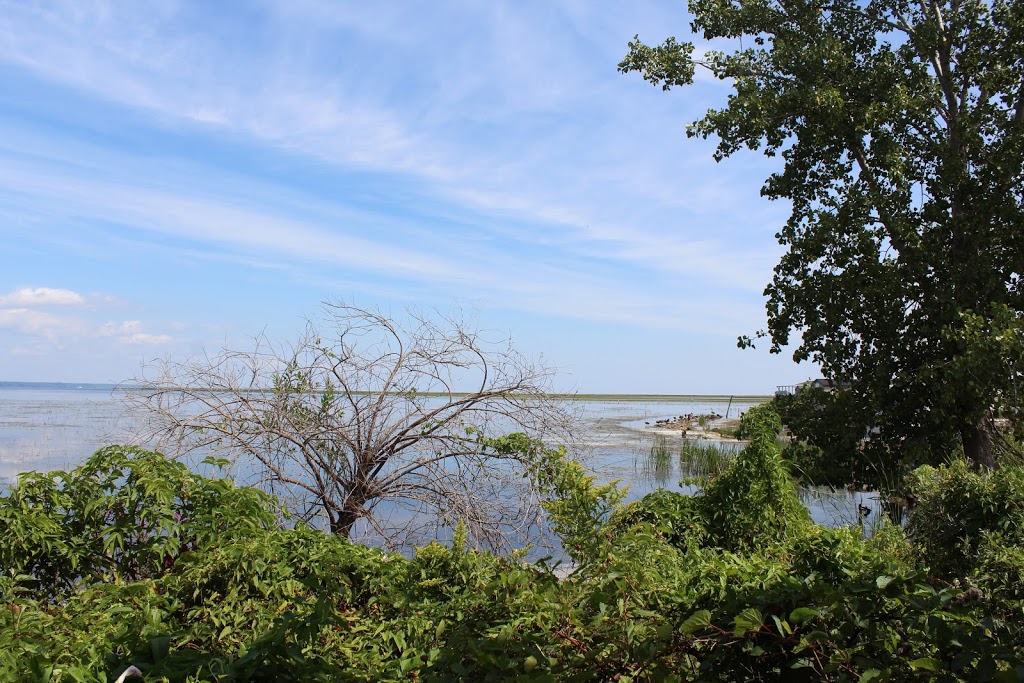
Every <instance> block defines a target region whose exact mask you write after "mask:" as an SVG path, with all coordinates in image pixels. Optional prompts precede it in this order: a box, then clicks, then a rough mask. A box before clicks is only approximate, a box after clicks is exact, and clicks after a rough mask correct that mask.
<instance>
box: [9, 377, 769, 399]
mask: <svg viewBox="0 0 1024 683" xmlns="http://www.w3.org/2000/svg"><path fill="white" fill-rule="evenodd" d="M142 388H143V387H138V386H125V385H120V384H97V383H92V382H0V390H3V389H37V390H41V389H48V390H55V391H124V390H130V389H142ZM253 391H259V390H258V389H254V390H253ZM359 393H362V392H359ZM419 395H420V396H447V394H442V393H435V392H422V393H421V394H419ZM454 395H456V396H465V395H467V394H465V393H462V392H454ZM549 397H551V398H555V399H561V400H564V401H597V402H600V401H607V402H612V401H616V402H630V403H693V402H695V401H716V402H717V401H728V400H730V399H732V400H733V401H742V402H753V401H769V400H771V398H772V397H771V396H770V395H762V394H549Z"/></svg>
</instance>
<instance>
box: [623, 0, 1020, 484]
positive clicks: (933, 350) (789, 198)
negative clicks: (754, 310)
mask: <svg viewBox="0 0 1024 683" xmlns="http://www.w3.org/2000/svg"><path fill="white" fill-rule="evenodd" d="M689 8H690V13H691V14H692V16H693V22H692V25H691V27H692V30H693V31H694V32H695V33H696V34H698V36H699V38H700V39H701V42H702V43H706V44H711V45H715V44H719V43H720V41H719V39H727V42H726V43H725V44H726V45H729V46H731V47H732V48H733V49H731V50H730V51H716V50H712V51H707V52H705V53H703V55H701V56H700V57H696V56H695V54H694V47H693V43H692V42H678V41H676V40H675V39H674V38H670V39H669V40H667V41H666V42H665V43H664V44H663V45H661V46H658V47H653V48H652V47H649V46H647V45H644V44H643V43H641V42H640V41H639V40H638V39H634V40H633V41H632V42H630V44H629V54H628V55H627V56H626V58H625V59H624V60H623V61H622V63H621V64H620V65H619V68H620V70H621V71H623V72H630V71H636V72H639V73H640V74H641V75H642V76H643V78H644V79H646V80H648V81H650V82H652V83H655V84H658V85H661V86H662V87H663V88H665V89H668V88H670V87H673V86H681V85H689V84H691V83H692V82H693V79H694V72H695V69H697V68H702V69H706V70H708V71H709V72H710V73H711V74H712V75H713V76H714V77H716V78H718V79H720V80H722V81H724V82H726V83H728V84H729V86H730V88H731V89H732V93H731V94H730V96H729V98H728V101H727V102H726V103H725V104H724V106H723V107H722V108H718V109H711V110H709V111H708V112H707V113H706V114H705V116H704V117H703V118H701V119H700V120H699V121H696V122H695V123H693V124H692V125H691V126H690V127H689V128H688V135H689V136H694V137H701V138H708V137H715V138H717V140H718V145H717V150H716V152H715V158H716V160H722V159H724V158H725V157H729V156H731V155H733V154H734V153H736V152H737V151H739V150H741V149H743V148H747V149H749V150H760V151H761V152H762V153H763V154H765V155H766V156H769V157H775V156H781V158H782V162H783V165H782V167H781V169H780V170H778V171H777V172H775V173H773V174H772V175H771V176H770V177H768V178H767V179H766V181H765V184H764V186H763V187H762V189H761V195H762V196H764V197H767V198H769V199H772V200H782V201H784V202H785V203H786V205H787V206H788V207H790V210H791V213H790V217H789V219H788V221H787V222H786V224H785V225H783V226H781V228H780V229H779V230H778V232H777V234H776V237H777V239H778V241H779V243H780V244H781V245H782V246H783V247H785V248H786V252H785V253H784V254H783V256H782V258H781V259H780V261H779V263H778V264H777V266H776V268H775V274H774V277H773V280H772V282H771V283H770V284H769V285H768V287H767V288H766V290H765V294H766V296H767V297H768V301H767V313H768V330H767V331H766V332H760V333H759V334H758V336H759V337H770V339H771V344H772V345H771V350H772V351H773V352H776V353H778V352H780V351H781V349H782V347H783V346H785V345H787V344H789V342H790V341H791V334H793V335H795V336H796V337H797V339H798V344H797V347H796V349H795V351H794V359H796V360H797V361H803V360H812V361H814V362H815V363H817V364H819V365H820V366H821V367H822V369H823V371H824V373H825V375H826V376H827V377H829V378H832V379H836V380H841V381H844V382H847V381H848V382H850V386H851V392H852V393H853V395H854V400H855V401H856V403H857V404H858V405H859V406H861V407H862V408H863V410H862V411H859V412H858V414H857V417H859V418H862V419H863V420H864V421H863V422H862V423H861V425H860V427H861V429H862V430H863V429H866V428H868V427H872V426H874V427H878V428H879V433H878V437H877V438H878V440H879V441H881V442H883V443H885V444H886V446H887V449H888V451H887V452H888V457H890V458H892V457H902V456H903V454H904V447H907V446H911V447H912V448H913V450H914V451H918V450H920V449H922V448H923V449H925V450H929V451H932V452H933V453H943V454H944V453H946V452H948V450H949V449H950V448H951V447H954V446H955V445H956V444H957V443H960V444H962V446H963V449H964V452H965V453H966V454H967V455H968V457H969V458H971V459H972V460H975V461H978V462H981V463H983V464H986V465H991V464H992V460H991V455H992V451H991V446H990V442H989V440H988V438H987V433H988V432H989V431H990V430H991V423H990V422H989V418H990V417H991V412H990V411H991V409H992V408H993V406H995V407H996V409H997V412H998V410H999V409H1003V408H1020V407H1021V399H1022V397H1024V392H1021V391H1019V389H1020V386H1019V385H1020V378H1021V370H1022V359H1024V288H1022V286H1021V273H1022V272H1024V240H1021V239H1020V233H1021V227H1022V226H1024V194H1022V193H1021V191H1020V187H1021V184H1022V182H1024V143H1022V142H1021V141H1022V140H1024V83H1022V82H1021V80H1020V78H1019V77H1018V75H1019V73H1020V72H1021V68H1022V63H1021V55H1022V54H1024V10H1022V7H1021V3H1020V2H1017V1H1013V2H983V1H974V2H966V3H964V2H952V1H951V0H928V1H927V2H920V3H907V2H903V0H880V1H876V2H870V3H864V2H856V1H855V0H827V1H825V2H821V1H819V0H813V1H812V0H796V1H794V2H786V3H784V4H778V3H770V2H767V1H766V0H754V1H744V2H739V1H724V2H723V1H722V0H691V2H690V3H689ZM1011 74H1013V75H1011ZM740 345H741V346H750V345H752V342H751V340H750V339H749V338H748V337H742V338H741V339H740ZM819 446H821V447H822V448H824V449H825V450H826V451H828V450H829V448H828V447H826V446H824V445H821V444H819Z"/></svg>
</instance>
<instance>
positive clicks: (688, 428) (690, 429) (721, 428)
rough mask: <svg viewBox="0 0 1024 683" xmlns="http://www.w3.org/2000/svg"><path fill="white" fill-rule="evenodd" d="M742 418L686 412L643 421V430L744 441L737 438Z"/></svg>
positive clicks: (695, 437)
mask: <svg viewBox="0 0 1024 683" xmlns="http://www.w3.org/2000/svg"><path fill="white" fill-rule="evenodd" d="M741 422H742V418H740V417H735V418H723V417H722V416H721V415H718V414H717V413H708V414H702V415H697V414H694V413H687V414H686V415H677V416H673V417H668V418H664V419H661V420H655V421H653V422H650V421H648V422H644V430H645V431H648V432H652V433H654V434H661V435H664V436H670V435H672V436H679V437H681V438H684V439H708V440H713V441H724V442H730V443H746V441H744V440H743V439H739V438H737V434H738V432H739V428H740V424H741Z"/></svg>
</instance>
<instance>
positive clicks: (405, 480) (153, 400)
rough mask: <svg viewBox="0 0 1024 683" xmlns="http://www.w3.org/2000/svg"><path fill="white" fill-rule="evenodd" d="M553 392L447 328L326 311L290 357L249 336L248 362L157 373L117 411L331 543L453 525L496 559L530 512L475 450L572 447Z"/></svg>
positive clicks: (503, 472) (544, 379)
mask: <svg viewBox="0 0 1024 683" xmlns="http://www.w3.org/2000/svg"><path fill="white" fill-rule="evenodd" d="M551 377H552V372H551V370H550V369H549V368H547V367H545V366H543V365H538V364H535V363H533V362H530V361H529V360H528V359H526V358H524V357H523V356H522V355H520V354H519V353H517V352H516V351H515V350H514V349H513V348H512V346H511V345H510V344H509V343H508V341H507V340H504V339H499V340H497V341H488V340H487V339H486V338H485V336H484V335H482V334H481V333H480V332H479V331H477V330H476V329H473V328H470V327H469V326H468V325H467V324H466V323H465V321H464V319H463V318H461V317H454V316H448V317H442V316H434V317H430V316H426V315H422V314H417V313H410V314H409V317H408V319H407V322H406V319H403V320H402V321H398V320H396V319H394V318H391V317H388V316H385V315H383V314H381V313H379V312H377V311H372V310H367V309H362V308H357V307H354V306H350V305H347V304H344V303H341V302H333V303H328V304H326V305H325V315H324V316H323V318H322V319H321V320H319V321H310V322H309V323H308V325H307V328H306V330H305V333H304V334H303V336H302V337H301V338H300V339H299V340H298V341H297V342H296V343H295V344H294V345H293V346H291V347H288V348H286V349H280V350H278V349H274V348H273V347H272V346H271V345H270V344H269V343H268V342H267V340H266V339H265V338H263V337H260V338H258V339H257V340H256V344H255V347H254V350H253V351H251V352H240V351H232V350H224V351H222V352H221V353H220V354H218V355H215V356H212V357H211V356H209V355H201V356H198V357H195V358H190V359H187V360H185V361H180V362H179V361H173V360H165V361H163V362H161V363H159V364H157V365H154V366H151V367H149V368H147V370H146V373H144V376H143V377H141V378H138V379H137V380H136V384H137V385H138V386H140V387H142V388H141V389H139V390H137V391H135V392H133V393H131V394H130V400H131V401H132V402H133V405H134V406H136V407H137V408H139V409H140V410H142V411H144V413H145V415H146V416H147V418H148V419H147V420H146V424H147V425H148V433H147V434H146V435H144V436H145V437H147V438H148V439H149V440H150V441H154V440H155V441H156V442H157V445H158V447H160V448H162V449H163V450H165V451H166V452H168V453H170V454H172V455H175V456H185V455H189V454H193V455H202V456H206V455H215V456H218V457H226V458H228V459H229V461H230V462H231V472H232V473H233V475H234V476H235V477H237V478H243V479H248V480H249V482H250V483H256V484H261V485H264V486H266V487H267V488H269V489H270V490H272V491H274V492H275V493H277V494H278V495H280V496H281V497H282V499H283V501H284V502H285V504H286V505H287V506H289V507H290V508H291V509H292V510H293V512H294V513H295V514H296V515H297V516H299V517H300V518H301V519H304V520H312V519H317V518H319V519H321V520H323V522H324V525H325V526H326V527H327V528H329V529H330V530H331V531H332V532H333V533H336V534H340V535H344V536H346V537H353V536H357V535H363V536H364V537H369V538H373V539H375V541H376V542H380V543H383V544H385V545H388V546H390V547H400V546H403V545H406V544H408V543H411V542H418V541H419V542H422V541H423V540H424V538H423V535H424V534H427V535H429V533H430V531H431V530H433V532H434V533H437V531H438V530H439V529H441V528H443V527H451V526H453V525H454V524H457V523H458V522H459V521H462V522H463V523H464V524H465V525H466V527H467V529H468V531H469V535H470V539H471V541H473V542H475V543H476V544H478V545H481V546H486V547H489V548H492V549H495V550H503V549H506V548H507V547H509V545H510V541H512V540H513V538H512V537H513V536H514V535H516V534H519V537H518V538H516V539H514V540H515V542H517V543H522V542H524V541H526V540H527V539H524V538H523V537H522V534H525V533H527V532H529V531H530V530H531V529H532V530H536V529H538V528H540V527H539V522H540V519H541V517H540V508H539V506H538V504H537V496H536V495H535V493H534V491H533V489H532V482H531V480H530V478H529V477H528V476H524V474H525V473H527V472H529V471H530V468H528V467H525V466H524V465H525V463H522V462H519V461H518V460H517V457H518V456H509V455H507V454H498V453H495V452H494V451H493V450H491V449H489V448H488V447H487V443H486V439H484V438H483V437H484V435H487V436H499V435H503V434H506V433H511V432H524V433H526V434H528V435H529V436H530V437H531V438H536V439H547V440H549V441H550V440H552V439H557V440H558V441H560V442H564V441H565V440H566V439H568V438H570V436H571V431H572V421H571V419H570V417H569V415H568V413H567V412H566V411H565V410H563V408H562V406H561V404H560V403H559V402H558V401H556V400H554V399H553V398H551V397H550V396H549V395H548V391H547V390H548V387H549V383H550V380H551ZM426 540H429V538H428V539H426Z"/></svg>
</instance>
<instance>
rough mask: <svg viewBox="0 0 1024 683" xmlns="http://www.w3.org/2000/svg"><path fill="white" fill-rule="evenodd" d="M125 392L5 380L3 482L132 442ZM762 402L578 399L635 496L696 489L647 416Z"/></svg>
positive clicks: (824, 515) (847, 519)
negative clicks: (654, 458) (657, 447)
mask: <svg viewBox="0 0 1024 683" xmlns="http://www.w3.org/2000/svg"><path fill="white" fill-rule="evenodd" d="M120 398H121V397H120V395H119V394H118V392H116V391H113V388H112V387H108V388H95V387H87V388H83V389H75V388H64V389H52V388H46V389H39V388H32V387H27V388H26V387H19V388H12V387H5V386H0V483H10V482H12V481H13V480H14V479H15V478H16V477H17V474H18V473H19V472H24V471H28V470H38V471H49V470H53V469H68V468H71V467H74V466H75V465H76V464H78V463H80V462H82V461H83V460H84V459H85V458H86V457H88V456H89V455H90V454H91V453H93V452H94V451H95V450H96V449H98V448H100V447H102V446H105V445H108V444H111V443H123V442H125V441H126V440H127V439H128V438H129V434H131V432H132V429H131V420H130V419H129V418H128V417H127V415H126V414H125V409H124V405H123V404H122V402H121V400H120ZM756 404H757V403H756V402H755V401H751V400H745V401H732V402H730V401H729V400H728V399H727V398H726V399H724V400H718V399H704V398H699V397H698V398H693V397H687V398H685V399H679V400H664V399H657V400H650V401H647V400H639V401H638V400H627V399H624V398H615V397H609V398H607V399H600V400H598V399H593V398H588V399H586V400H580V401H574V402H573V404H572V407H573V408H574V409H575V410H576V412H578V413H579V414H580V418H581V421H582V424H583V428H582V430H581V434H580V437H581V438H580V439H579V442H580V443H579V446H580V449H581V451H580V456H581V460H583V461H584V462H585V463H586V464H587V466H588V467H590V468H591V469H592V470H593V471H594V472H595V473H596V474H597V476H598V478H599V479H600V480H602V481H611V480H619V481H621V482H622V483H623V484H626V485H629V486H630V492H629V498H630V499H636V498H639V497H641V496H643V495H645V494H647V493H649V492H651V491H654V490H656V489H658V488H665V489H669V490H675V491H680V492H682V493H693V491H694V490H695V489H694V487H692V486H688V485H684V484H681V483H680V481H681V480H682V479H683V478H685V477H686V476H687V472H686V471H685V470H684V469H683V468H682V467H681V466H680V463H679V449H680V446H681V445H682V437H681V436H676V435H669V436H666V437H665V444H666V448H667V451H668V453H669V458H668V459H667V462H662V463H660V465H658V466H656V467H652V465H651V462H650V452H651V447H652V446H653V445H654V443H655V434H654V433H653V432H652V431H650V430H648V429H646V426H647V425H645V423H646V422H649V423H651V424H652V425H653V424H654V422H655V421H657V420H661V419H665V418H669V417H675V416H678V415H685V414H688V413H694V414H707V413H716V414H719V415H723V416H725V415H726V414H727V413H728V416H729V417H737V416H738V415H739V414H740V413H741V412H744V411H746V410H748V409H749V408H751V407H752V406H754V405H756ZM726 447H727V448H734V446H726ZM802 495H803V497H804V502H805V504H806V505H807V507H808V509H809V510H810V511H811V515H812V517H813V518H814V519H815V520H816V521H817V522H819V523H823V524H829V525H841V524H856V523H857V521H858V515H857V506H858V505H859V504H863V505H867V506H868V507H871V508H878V505H877V501H876V500H874V498H873V494H862V493H849V492H847V491H838V492H833V491H829V490H824V489H821V490H819V489H805V490H804V491H803V492H802ZM879 514H880V513H879ZM872 521H873V520H872Z"/></svg>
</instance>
